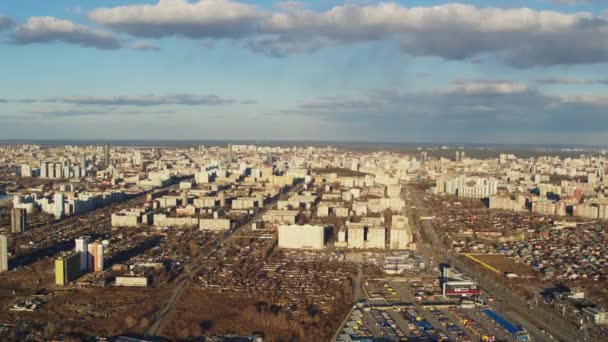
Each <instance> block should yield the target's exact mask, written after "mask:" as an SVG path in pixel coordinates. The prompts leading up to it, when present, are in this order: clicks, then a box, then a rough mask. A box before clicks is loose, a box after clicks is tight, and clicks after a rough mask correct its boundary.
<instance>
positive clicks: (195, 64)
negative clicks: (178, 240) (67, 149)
mask: <svg viewBox="0 0 608 342" xmlns="http://www.w3.org/2000/svg"><path fill="white" fill-rule="evenodd" d="M606 8H608V2H607V1H605V0H586V1H585V0H538V1H519V0H516V1H468V2H459V3H450V2H440V1H399V2H374V1H366V0H361V1H356V0H355V1H347V2H340V1H333V0H326V1H314V2H294V1H290V2H269V1H260V2H252V1H243V2H237V1H228V0H201V1H194V0H193V1H186V0H161V1H158V0H156V1H134V0H127V1H124V0H123V1H86V2H82V1H64V0H55V1H39V0H36V1H34V0H3V1H0V56H2V59H1V62H2V63H0V79H2V80H3V82H0V138H1V139H33V138H39V139H49V138H50V139H87V138H90V139H100V138H103V139H125V138H133V139H155V138H158V139H279V140H348V141H355V140H357V141H420V142H431V141H436V142H493V143H570V142H571V143H574V144H604V145H605V144H606V143H605V141H607V139H606V138H608V131H607V130H608V115H607V114H608V94H607V93H606V90H607V89H608V72H607V70H608V11H606Z"/></svg>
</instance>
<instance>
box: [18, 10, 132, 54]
mask: <svg viewBox="0 0 608 342" xmlns="http://www.w3.org/2000/svg"><path fill="white" fill-rule="evenodd" d="M12 41H13V42H14V43H16V44H32V43H49V42H56V41H59V42H64V43H69V44H76V45H80V46H82V47H93V48H97V49H101V50H115V49H118V48H120V47H121V45H122V44H121V41H120V40H119V39H118V38H117V37H116V36H115V35H114V34H112V33H110V32H107V31H104V30H97V29H92V28H89V27H87V26H83V25H78V24H74V23H73V22H71V21H69V20H62V19H58V18H54V17H31V18H29V19H28V20H27V21H26V22H25V24H22V25H20V26H18V27H17V28H16V29H15V32H14V33H13V34H12Z"/></svg>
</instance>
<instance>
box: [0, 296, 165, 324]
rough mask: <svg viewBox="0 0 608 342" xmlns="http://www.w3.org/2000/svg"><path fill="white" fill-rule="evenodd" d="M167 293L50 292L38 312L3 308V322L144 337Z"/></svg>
mask: <svg viewBox="0 0 608 342" xmlns="http://www.w3.org/2000/svg"><path fill="white" fill-rule="evenodd" d="M168 293H169V291H168V289H162V290H158V289H147V288H145V289H139V288H124V289H117V288H99V289H81V290H51V291H49V294H48V295H47V296H45V297H43V298H44V300H45V301H46V303H45V304H44V305H43V306H42V307H41V308H40V309H39V310H37V311H34V312H14V311H8V310H6V307H3V310H2V312H0V321H2V322H9V323H10V322H15V321H16V320H18V319H20V320H23V319H25V320H32V321H35V322H48V323H49V325H51V327H52V330H53V331H54V332H57V333H83V334H86V335H113V334H118V333H127V332H130V333H143V332H144V331H145V330H146V328H147V327H148V326H149V325H150V324H151V323H152V316H153V314H154V313H155V312H156V311H158V310H159V308H160V307H161V304H162V302H163V301H164V300H165V299H166V298H167V295H168ZM5 304H6V303H5ZM134 308H137V309H134Z"/></svg>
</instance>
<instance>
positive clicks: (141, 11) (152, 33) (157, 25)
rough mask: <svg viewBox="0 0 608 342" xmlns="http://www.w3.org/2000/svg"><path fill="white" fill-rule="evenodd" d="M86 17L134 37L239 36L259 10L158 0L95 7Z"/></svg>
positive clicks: (215, 0) (220, 0)
mask: <svg viewBox="0 0 608 342" xmlns="http://www.w3.org/2000/svg"><path fill="white" fill-rule="evenodd" d="M89 18H90V19H92V20H93V21H95V22H97V23H99V24H103V25H105V26H107V27H109V28H111V29H114V30H116V31H120V32H124V33H128V34H131V35H133V36H137V37H146V38H160V37H167V36H183V37H188V38H196V39H200V38H241V37H244V36H247V35H249V34H251V33H253V31H254V30H255V25H256V23H257V22H258V21H259V20H260V19H262V11H261V10H259V9H257V8H256V7H254V6H251V5H247V4H242V3H238V2H233V1H228V0H203V1H199V2H194V3H190V2H188V1H185V0H160V1H159V2H158V4H156V5H128V6H120V7H114V8H100V9H96V10H94V11H92V12H91V13H90V14H89Z"/></svg>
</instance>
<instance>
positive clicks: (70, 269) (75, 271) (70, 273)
mask: <svg viewBox="0 0 608 342" xmlns="http://www.w3.org/2000/svg"><path fill="white" fill-rule="evenodd" d="M79 275H80V256H79V254H78V253H70V254H67V255H64V256H61V257H58V258H57V259H55V284H57V285H67V284H68V283H69V282H71V281H73V280H74V279H76V278H78V276H79Z"/></svg>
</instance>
